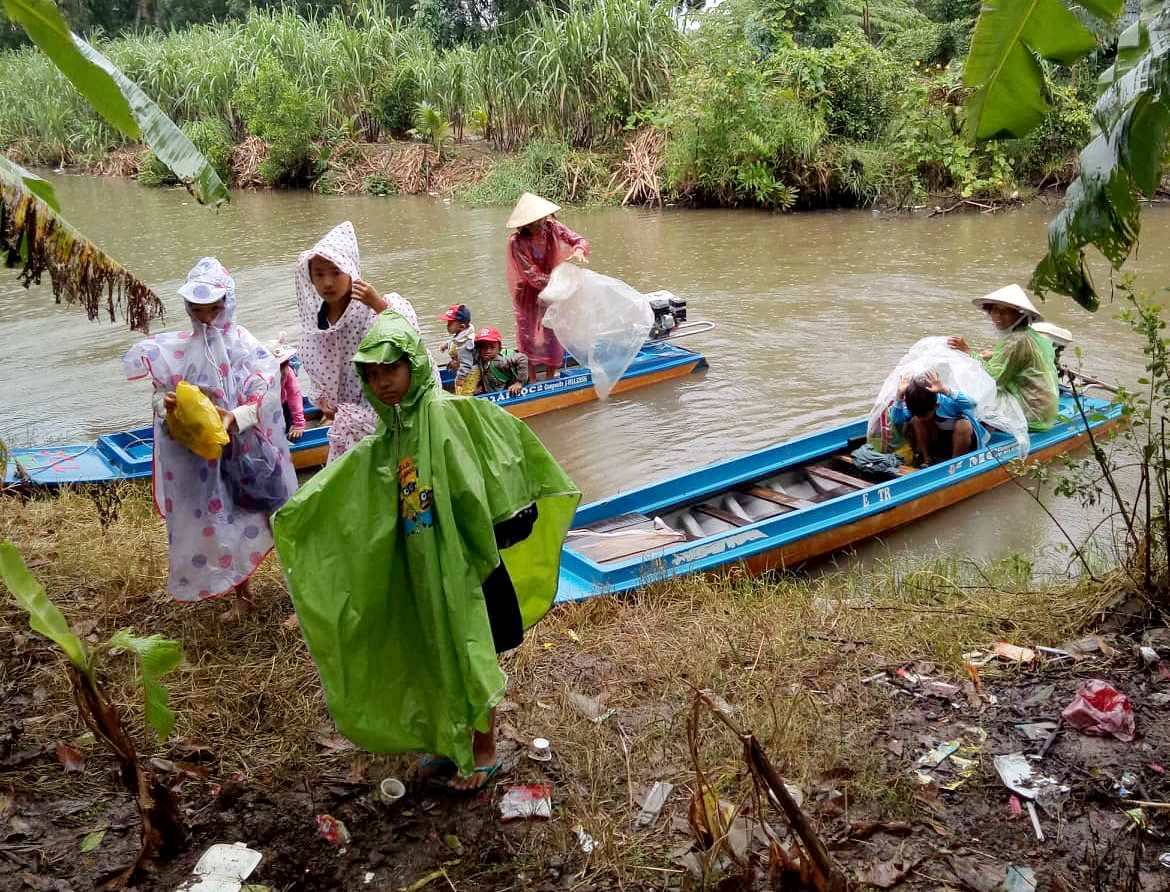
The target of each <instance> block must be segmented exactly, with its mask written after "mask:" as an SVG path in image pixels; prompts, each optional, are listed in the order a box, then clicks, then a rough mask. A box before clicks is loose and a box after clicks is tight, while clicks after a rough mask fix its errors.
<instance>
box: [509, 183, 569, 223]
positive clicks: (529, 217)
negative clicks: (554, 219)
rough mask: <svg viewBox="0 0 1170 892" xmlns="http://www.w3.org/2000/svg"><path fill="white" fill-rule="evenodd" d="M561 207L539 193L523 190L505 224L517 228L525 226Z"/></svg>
mask: <svg viewBox="0 0 1170 892" xmlns="http://www.w3.org/2000/svg"><path fill="white" fill-rule="evenodd" d="M560 209H561V206H560V205H559V204H553V203H552V202H551V201H549V200H548V199H545V198H541V197H540V196H539V195H533V194H532V193H531V192H525V193H524V194H523V195H521V196H520V200H519V201H518V202H516V207H515V208H513V209H512V216H510V217H509V218H508V222H507V223H506V224H505V225H506V226H507V227H508V228H509V229H519V228H520V227H521V226H527V225H528V224H529V223H535V222H536V221H537V220H543V219H544V218H545V217H547V216H548V215H549V214H555V213H556V212H557V211H559V210H560Z"/></svg>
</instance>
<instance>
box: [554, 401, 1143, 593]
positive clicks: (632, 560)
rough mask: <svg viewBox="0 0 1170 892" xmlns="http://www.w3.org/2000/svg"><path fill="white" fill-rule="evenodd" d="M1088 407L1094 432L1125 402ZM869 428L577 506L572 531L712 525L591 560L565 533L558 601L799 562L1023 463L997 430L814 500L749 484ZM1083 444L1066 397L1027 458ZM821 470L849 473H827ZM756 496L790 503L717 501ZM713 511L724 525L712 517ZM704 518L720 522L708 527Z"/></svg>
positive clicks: (846, 445)
mask: <svg viewBox="0 0 1170 892" xmlns="http://www.w3.org/2000/svg"><path fill="white" fill-rule="evenodd" d="M1084 403H1085V416H1086V417H1087V418H1088V419H1089V425H1088V426H1089V427H1091V428H1093V429H1094V430H1103V429H1105V428H1108V427H1111V426H1113V425H1115V424H1117V423H1118V421H1119V419H1120V416H1121V408H1120V406H1118V405H1116V404H1113V403H1108V402H1106V401H1103V400H1099V399H1092V398H1087V397H1086V398H1084ZM865 432H866V420H865V419H859V420H856V421H853V422H850V423H848V424H844V425H841V426H839V427H836V428H832V429H829V430H825V431H822V432H819V433H814V434H811V435H808V436H805V437H800V438H798V439H795V440H792V441H789V442H786V443H781V444H778V445H776V446H772V447H769V448H767V449H762V450H760V451H758V452H754V453H751V454H749V455H744V456H741V457H738V458H733V459H729V460H726V461H722V462H719V463H717V464H713V465H710V466H708V467H705V468H701V469H698V470H694V471H690V472H687V473H685V474H681V475H678V476H676V477H671V478H668V479H665V480H662V481H659V482H657V483H652V484H650V485H648V486H644V487H641V488H639V489H636V490H632V491H629V492H624V493H619V494H618V495H615V496H612V497H610V498H607V499H603V500H600V501H597V502H592V503H590V504H588V505H583V506H582V507H581V508H579V509H578V511H577V514H576V516H575V518H574V522H573V528H574V530H584V529H586V528H592V529H597V528H604V527H605V525H606V524H609V523H615V522H616V523H620V522H621V519H622V518H632V519H633V521H634V524H633V525H634V526H635V527H641V528H642V529H650V524H651V523H652V522H653V520H654V519H655V518H662V517H666V518H668V519H675V520H676V521H677V519H678V518H684V515H686V514H687V513H688V507H687V506H691V507H692V509H693V507H694V506H699V510H700V512H707V513H705V514H700V515H693V511H692V512H691V513H692V518H691V520H693V519H694V517H695V516H699V517H701V518H702V519H703V520H704V521H706V522H708V524H709V526H708V528H707V529H706V530H703V529H696V524H695V523H691V528H692V530H696V531H697V532H702V533H704V535H693V534H692V533H691V531H690V530H687V531H685V534H686V535H687V539H686V541H680V542H674V543H670V544H666V545H664V546H659V547H654V548H651V549H647V550H646V551H641V552H638V553H635V554H630V555H628V556H625V557H619V558H617V559H611V560H598V559H594V558H592V557H590V556H588V555H587V549H585V548H582V547H580V546H578V547H574V544H573V541H574V540H573V539H572V538H570V540H569V544H567V545H566V547H565V549H564V552H563V555H562V561H561V578H560V588H559V590H558V593H557V600H558V601H580V600H584V599H586V598H591V597H595V596H597V595H602V594H614V593H618V592H624V591H630V590H632V589H635V588H638V587H639V586H642V585H645V584H647V583H651V582H656V581H660V580H664V579H669V578H671V577H675V576H681V575H686V574H691V573H703V572H710V571H713V570H717V569H719V568H721V567H726V566H728V565H731V564H743V565H745V566H746V567H747V569H748V570H749V571H753V572H762V571H766V570H769V569H776V568H783V567H792V566H796V565H798V564H799V563H801V562H803V561H805V560H809V559H811V558H814V557H818V556H820V555H823V554H827V553H830V552H832V551H835V550H837V549H839V548H843V547H846V546H848V545H850V544H853V543H854V542H858V541H861V540H863V539H866V538H870V537H872V536H876V535H880V534H881V533H884V532H888V531H889V530H891V529H895V528H897V527H898V526H901V525H903V524H905V523H909V522H912V521H913V520H916V519H918V518H919V517H923V516H925V515H927V514H930V513H933V512H934V511H937V510H939V509H941V508H943V507H946V506H947V505H950V504H954V503H955V502H957V501H961V500H962V499H965V498H968V497H970V496H972V495H975V494H976V493H978V492H982V491H985V490H987V489H990V488H991V487H993V486H996V485H998V484H999V483H1002V482H1004V481H1005V480H1007V479H1008V477H1009V476H1010V473H1011V472H1010V471H1009V469H1008V467H1007V466H1008V464H1009V463H1010V462H1012V461H1014V460H1016V459H1018V458H1019V447H1018V445H1017V444H1016V442H1015V441H1014V440H1013V439H1011V438H1010V437H1007V436H1006V435H1004V434H996V436H994V437H993V439H992V441H991V443H990V444H989V445H988V447H987V448H986V449H982V450H980V451H977V452H973V453H970V454H968V455H965V456H962V457H961V458H958V459H954V460H952V461H950V462H946V463H940V464H937V465H933V466H931V467H927V468H922V469H919V470H915V471H913V472H911V473H904V474H898V475H890V476H889V479H885V480H881V481H874V482H870V481H869V480H860V481H859V480H858V478H853V480H854V484H853V486H841V487H840V488H838V489H834V488H833V487H832V485H831V484H832V483H833V480H829V481H828V484H830V485H827V490H828V491H827V492H822V493H820V494H819V495H818V498H819V499H820V500H819V501H816V502H812V501H809V500H807V499H805V498H794V497H792V496H788V495H783V494H782V493H779V492H777V491H775V490H772V489H769V488H767V487H758V486H755V487H753V483H754V482H758V481H761V480H768V479H779V478H782V477H784V476H785V475H788V476H790V477H792V478H795V477H796V476H797V475H798V474H801V475H803V477H804V478H805V479H808V480H812V477H810V476H809V474H808V473H807V471H808V469H809V468H814V469H820V470H822V472H823V468H822V465H824V466H827V463H828V462H829V461H830V460H832V459H833V457H836V459H837V460H838V461H841V460H843V458H842V457H843V456H844V455H847V454H848V451H849V450H850V448H851V447H852V446H854V445H856V443H857V441H858V440H859V439H861V438H864V436H865ZM1086 439H1087V433H1086V424H1085V422H1084V420H1083V419H1082V416H1081V413H1080V412H1079V411H1078V410H1077V408H1076V406H1075V404H1074V403H1073V400H1072V398H1071V397H1069V396H1067V395H1066V396H1064V397H1063V398H1062V401H1061V420H1060V422H1059V423H1058V424H1057V425H1056V426H1055V427H1054V428H1053V429H1052V430H1049V431H1045V432H1043V433H1036V434H1033V435H1032V443H1031V450H1030V453H1029V461H1031V460H1044V459H1048V458H1051V457H1053V456H1055V455H1058V454H1060V453H1062V452H1067V451H1068V450H1070V449H1074V448H1076V447H1077V446H1080V445H1082V444H1083V443H1084V442H1085V441H1086ZM828 473H836V476H837V477H838V478H842V479H849V478H850V475H847V474H842V473H840V472H834V471H832V469H831V468H830V470H829V472H828ZM858 482H860V483H861V485H860V486H857V485H856V484H857V483H858ZM822 485H823V486H825V485H826V484H824V482H822ZM753 491H754V492H762V495H763V498H764V499H767V498H769V497H773V498H783V499H787V500H788V503H789V504H788V505H787V506H785V507H783V508H782V507H779V506H777V507H776V511H777V512H778V513H776V514H774V515H773V516H762V517H760V518H759V519H758V520H756V519H750V520H749V519H747V518H746V517H743V516H735V515H733V514H731V513H730V512H729V511H727V510H724V509H722V508H719V507H718V504H719V499H720V498H721V497H722V498H724V499H726V496H727V495H728V494H731V495H733V497H734V498H735V499H737V501H735V503H734V506H733V507H736V508H741V509H742V504H741V503H749V502H750V503H752V504H757V505H765V504H767V503H766V502H765V501H762V500H760V499H756V498H754V497H753V496H752V495H751V493H752V492H753ZM834 493H836V495H834ZM724 504H725V505H726V504H727V503H726V502H724ZM710 515H717V516H718V517H722V518H725V520H726V521H727V522H723V521H720V520H718V519H717V518H716V519H714V520H712V517H711V516H710ZM614 519H617V521H615V520H614ZM685 519H686V518H684V520H685ZM711 525H714V526H715V527H718V529H715V530H711V529H710V526H711ZM674 528H675V529H679V530H680V531H681V530H682V525H680V524H678V523H677V522H676V523H674ZM611 535H612V534H611Z"/></svg>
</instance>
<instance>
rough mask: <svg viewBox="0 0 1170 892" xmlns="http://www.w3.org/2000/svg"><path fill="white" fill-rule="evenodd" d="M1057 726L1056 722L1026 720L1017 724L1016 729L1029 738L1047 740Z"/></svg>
mask: <svg viewBox="0 0 1170 892" xmlns="http://www.w3.org/2000/svg"><path fill="white" fill-rule="evenodd" d="M1056 728H1057V724H1056V722H1025V723H1023V724H1019V725H1016V730H1017V731H1019V732H1020V733H1021V734H1023V735H1024V736H1025V737H1027V738H1028V739H1029V740H1047V739H1048V735H1049V734H1051V733H1052V732H1053V731H1055V730H1056Z"/></svg>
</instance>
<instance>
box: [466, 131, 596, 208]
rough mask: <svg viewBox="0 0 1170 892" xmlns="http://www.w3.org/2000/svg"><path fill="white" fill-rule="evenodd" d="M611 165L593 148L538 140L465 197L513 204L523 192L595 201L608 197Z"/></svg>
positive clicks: (580, 201) (479, 202) (485, 203)
mask: <svg viewBox="0 0 1170 892" xmlns="http://www.w3.org/2000/svg"><path fill="white" fill-rule="evenodd" d="M609 178H610V168H609V164H608V163H607V161H606V159H605V158H604V157H602V156H601V155H598V154H596V153H594V152H585V151H580V150H577V149H573V148H572V147H571V146H569V145H568V144H567V143H555V142H544V141H540V140H537V141H536V142H531V143H529V144H528V146H527V148H526V149H525V150H524V151H523V152H518V153H516V154H515V155H511V156H509V157H507V158H505V159H503V160H501V161H499V162H497V163H496V165H495V166H494V167H493V168H492V170H491V172H490V173H489V174H488V175H487V176H486V177H484V178H483V179H482V180H480V181H479V182H478V183H476V184H475V185H474V186H472V187H471V188H469V189H467V190H466V191H464V192H463V193H462V195H461V197H462V199H463V200H464V201H466V202H467V203H468V204H471V205H476V206H480V207H483V206H488V205H507V204H512V203H513V202H515V201H516V199H518V198H519V197H520V195H521V194H522V193H524V192H535V193H537V194H538V195H543V196H544V197H545V198H547V199H549V200H550V201H556V202H569V203H573V204H592V203H597V202H603V201H605V200H606V199H607V197H608V193H607V185H608V182H609Z"/></svg>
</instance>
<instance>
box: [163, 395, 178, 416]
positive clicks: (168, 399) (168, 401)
mask: <svg viewBox="0 0 1170 892" xmlns="http://www.w3.org/2000/svg"><path fill="white" fill-rule="evenodd" d="M177 405H179V398H178V397H177V396H175V392H174V391H173V390H170V391H167V393H166V395H165V396H163V408H164V409H166V410H167V413H168V414H169V413H171V412H174V411H175V406H177Z"/></svg>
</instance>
